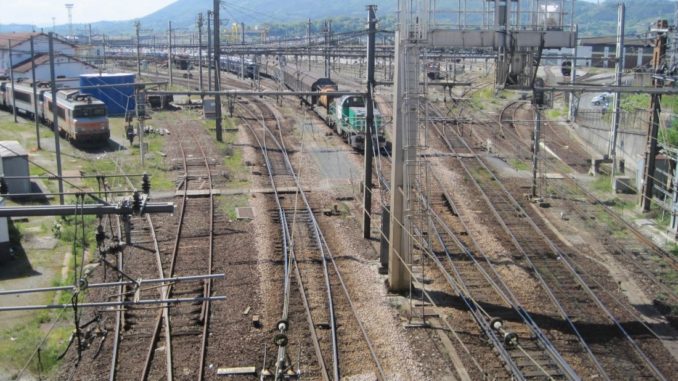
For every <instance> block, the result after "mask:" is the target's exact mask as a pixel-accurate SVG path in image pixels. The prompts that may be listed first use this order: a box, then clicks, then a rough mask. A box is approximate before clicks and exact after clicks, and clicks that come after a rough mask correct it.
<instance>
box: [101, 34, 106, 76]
mask: <svg viewBox="0 0 678 381" xmlns="http://www.w3.org/2000/svg"><path fill="white" fill-rule="evenodd" d="M102 40H103V43H102V46H101V53H102V54H103V55H104V56H103V57H104V70H106V35H105V34H104V35H103V36H102Z"/></svg>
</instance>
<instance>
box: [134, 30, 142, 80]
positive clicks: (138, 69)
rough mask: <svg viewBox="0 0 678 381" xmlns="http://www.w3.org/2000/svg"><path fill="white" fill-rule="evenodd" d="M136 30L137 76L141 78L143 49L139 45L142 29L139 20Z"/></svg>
mask: <svg viewBox="0 0 678 381" xmlns="http://www.w3.org/2000/svg"><path fill="white" fill-rule="evenodd" d="M134 29H135V31H136V35H137V76H138V77H139V78H141V47H140V44H139V38H140V37H139V33H140V29H141V23H140V22H139V21H138V20H137V21H135V22H134Z"/></svg>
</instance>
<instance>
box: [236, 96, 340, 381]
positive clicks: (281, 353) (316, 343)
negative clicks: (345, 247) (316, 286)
mask: <svg viewBox="0 0 678 381" xmlns="http://www.w3.org/2000/svg"><path fill="white" fill-rule="evenodd" d="M242 108H243V110H245V111H246V112H247V113H249V114H250V115H251V116H252V117H253V118H254V119H260V120H261V124H262V127H263V128H264V129H268V127H267V126H266V121H265V118H264V116H263V111H261V114H262V116H261V118H257V117H256V115H254V112H252V111H251V110H249V108H247V107H244V106H242ZM246 126H247V128H248V129H249V130H250V132H251V133H252V136H253V137H254V138H255V140H256V141H257V144H258V145H259V147H260V148H261V150H262V152H263V156H264V162H265V163H266V169H267V171H268V176H269V180H270V181H271V185H272V187H273V190H274V194H275V200H276V204H277V207H278V214H279V216H280V224H281V230H282V237H283V240H284V242H285V245H286V246H285V247H284V253H283V255H286V256H287V255H288V254H289V256H288V257H287V258H286V260H285V266H287V267H286V268H285V269H284V271H285V285H286V287H287V288H286V289H285V290H284V291H283V312H282V315H283V317H284V319H288V318H289V316H288V312H289V311H288V307H289V298H290V292H289V286H290V284H289V271H290V269H289V261H290V258H289V257H290V256H291V261H292V263H293V264H294V271H295V276H296V278H297V283H298V288H299V292H300V295H301V300H302V303H303V305H304V310H305V312H306V320H307V322H308V324H309V331H310V333H311V339H312V343H313V347H314V350H315V354H316V358H317V360H318V364H319V366H320V370H321V375H322V377H323V380H324V381H330V376H329V372H328V371H327V366H326V364H325V360H324V357H323V354H322V349H321V348H320V340H319V339H318V336H317V334H316V331H315V323H314V322H313V315H312V314H311V309H310V305H309V303H308V297H307V296H306V291H305V288H304V283H303V279H302V277H301V272H300V270H299V265H298V263H297V261H296V255H295V254H294V250H293V249H292V247H291V233H290V232H289V225H288V223H287V215H286V213H285V211H284V208H283V207H282V205H281V203H280V197H279V194H278V191H277V186H276V184H275V180H274V175H273V166H272V163H271V160H270V157H269V154H268V151H269V150H268V146H267V145H266V143H265V138H266V135H267V133H266V132H264V140H263V141H262V139H260V138H259V136H257V134H256V133H255V131H254V128H253V127H252V126H251V125H250V123H249V122H246ZM274 141H275V139H274ZM279 151H280V153H281V155H284V154H285V153H284V151H283V150H282V149H280V150H279ZM288 244H289V245H290V246H287V245H288ZM276 328H278V329H279V331H280V333H281V334H284V333H285V332H286V331H287V329H288V327H287V326H284V327H276ZM284 359H285V347H284V346H281V348H279V350H278V361H277V362H276V368H277V367H278V366H279V364H280V361H281V360H282V361H283V362H284ZM276 370H278V369H276Z"/></svg>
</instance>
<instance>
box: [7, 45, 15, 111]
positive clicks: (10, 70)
mask: <svg viewBox="0 0 678 381" xmlns="http://www.w3.org/2000/svg"><path fill="white" fill-rule="evenodd" d="M7 46H8V47H9V78H10V81H11V85H12V115H14V123H17V122H18V120H17V118H16V90H15V89H14V86H15V84H16V80H15V78H14V59H13V58H12V55H13V53H12V40H8V41H7Z"/></svg>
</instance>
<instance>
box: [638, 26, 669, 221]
mask: <svg viewBox="0 0 678 381" xmlns="http://www.w3.org/2000/svg"><path fill="white" fill-rule="evenodd" d="M667 24H668V22H667V21H666V20H659V21H657V26H658V27H662V26H664V25H666V26H668V25H667ZM666 43H667V36H666V34H661V33H660V34H657V37H656V39H655V47H654V52H653V58H652V66H653V67H654V70H655V71H657V70H659V68H660V67H661V65H662V62H663V59H664V56H665V55H666ZM653 82H654V86H655V87H661V85H662V81H661V80H659V79H654V81H653ZM660 111H661V95H660V94H652V95H651V97H650V112H651V115H650V123H649V125H648V131H647V143H646V148H645V166H644V169H643V186H642V192H641V194H640V197H641V198H640V206H641V208H642V210H643V212H649V211H650V209H651V207H652V196H653V194H654V172H655V166H656V163H655V159H656V156H657V135H658V133H659V116H660V115H659V113H660Z"/></svg>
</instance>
